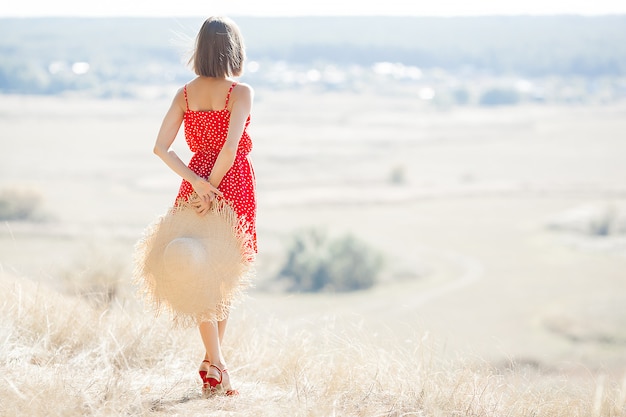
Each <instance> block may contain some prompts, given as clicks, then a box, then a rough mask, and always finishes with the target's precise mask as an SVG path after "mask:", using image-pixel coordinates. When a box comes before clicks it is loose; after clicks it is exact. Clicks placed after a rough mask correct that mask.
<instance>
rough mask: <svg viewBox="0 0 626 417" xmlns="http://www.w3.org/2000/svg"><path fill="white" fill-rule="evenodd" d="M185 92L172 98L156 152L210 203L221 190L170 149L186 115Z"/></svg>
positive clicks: (155, 146) (158, 137) (180, 92)
mask: <svg viewBox="0 0 626 417" xmlns="http://www.w3.org/2000/svg"><path fill="white" fill-rule="evenodd" d="M183 94H184V93H183V90H182V89H180V90H178V92H177V93H176V95H175V96H174V100H172V105H171V106H170V108H169V110H168V111H167V113H166V114H165V117H164V118H163V122H162V123H161V129H159V134H158V135H157V139H156V143H155V145H154V153H155V154H156V155H157V156H158V157H159V158H161V159H162V160H163V162H165V164H166V165H167V166H168V167H170V168H171V169H172V171H174V172H175V173H177V174H178V175H180V176H181V177H182V178H184V179H185V180H187V181H189V182H190V183H191V186H192V187H193V189H194V190H195V191H196V193H198V196H200V198H202V199H203V200H204V201H205V202H207V203H208V202H209V201H212V200H213V198H214V195H215V194H217V195H222V193H221V191H219V190H218V189H217V188H216V187H214V186H212V185H211V183H209V182H208V181H207V180H205V179H204V178H202V177H200V176H199V175H197V174H196V173H195V172H193V171H192V170H191V169H190V168H189V167H188V166H187V165H185V163H184V162H183V161H182V160H181V159H180V158H179V157H178V155H177V154H176V152H174V151H173V150H172V149H170V147H171V146H172V143H174V139H176V135H177V134H178V130H179V129H180V126H181V124H182V122H183V116H184V115H185V97H184V95H183ZM203 211H204V210H203Z"/></svg>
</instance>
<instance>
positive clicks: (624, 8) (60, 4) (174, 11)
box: [0, 0, 626, 18]
mask: <svg viewBox="0 0 626 417" xmlns="http://www.w3.org/2000/svg"><path fill="white" fill-rule="evenodd" d="M623 14H626V2H622V1H614V0H598V1H595V2H587V1H569V2H566V1H561V0H551V1H550V0H548V1H546V0H544V1H541V0H528V1H526V2H524V3H523V4H522V3H519V2H517V1H513V0H483V1H481V2H480V4H475V3H474V4H468V3H467V2H465V1H463V0H452V1H450V2H446V3H445V4H415V3H407V2H405V1H404V0H388V1H387V2H385V4H384V5H382V4H379V3H369V4H362V3H356V2H353V1H344V2H337V1H332V0H320V1H318V2H315V3H314V4H313V3H288V4H287V5H285V4H284V3H283V2H282V1H278V0H269V1H265V2H263V4H259V3H258V2H255V1H252V0H241V1H236V2H220V3H218V2H215V1H213V2H210V1H209V2H207V1H199V0H189V1H187V2H185V3H184V4H171V3H167V4H165V3H157V4H154V3H153V2H149V1H147V0H140V1H135V2H125V1H122V0H111V1H109V2H107V3H106V4H102V3H91V2H83V1H77V0H59V1H57V2H54V3H51V2H48V1H43V0H32V1H23V2H19V3H16V2H14V3H9V4H7V5H5V6H4V7H3V8H2V10H0V18H28V17H39V18H41V17H66V18H72V17H76V18H79V17H199V16H208V15H227V16H233V17H313V16H316V17H358V16H385V17H474V16H546V15H580V16H605V15H623Z"/></svg>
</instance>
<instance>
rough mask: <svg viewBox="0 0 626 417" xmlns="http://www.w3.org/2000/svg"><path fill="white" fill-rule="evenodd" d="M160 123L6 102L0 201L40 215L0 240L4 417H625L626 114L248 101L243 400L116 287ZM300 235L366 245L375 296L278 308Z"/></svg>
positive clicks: (372, 99)
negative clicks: (211, 384) (255, 254)
mask: <svg viewBox="0 0 626 417" xmlns="http://www.w3.org/2000/svg"><path fill="white" fill-rule="evenodd" d="M168 104H169V103H168V102H167V101H161V100H157V101H130V100H129V101H121V100H120V101H117V100H110V101H98V100H90V99H82V98H78V97H66V98H59V97H56V98H55V97H25V96H2V97H0V138H1V139H0V140H1V141H2V151H0V191H2V190H5V191H6V190H10V191H11V192H13V193H14V194H16V195H18V196H21V197H20V198H22V199H24V198H25V199H27V200H28V201H32V204H33V205H35V206H36V207H37V211H36V212H35V213H34V214H33V215H32V218H33V219H34V220H29V221H5V222H3V223H2V224H0V278H1V279H0V285H1V286H2V296H0V310H1V315H0V317H1V319H0V320H1V321H0V323H1V324H0V340H2V345H1V346H2V347H0V366H1V368H0V374H1V375H2V376H1V377H0V380H2V381H3V383H2V384H0V415H31V416H43V415H46V416H53V415H59V416H61V415H62V416H70V415H98V416H104V415H233V416H235V415H237V416H239V415H241V416H248V415H258V416H265V415H267V416H276V415H285V416H335V415H336V416H408V415H412V416H504V415H508V416H568V417H571V416H600V415H602V416H626V308H625V307H624V306H625V305H626V163H624V155H626V137H625V136H624V132H626V104H624V103H617V104H611V105H604V106H595V107H591V106H570V107H560V106H550V105H532V106H531V105H525V106H517V107H503V108H491V109H486V108H474V107H472V108H448V109H437V108H434V107H431V106H428V105H427V104H425V103H423V102H420V101H417V100H416V99H414V98H411V97H409V96H408V95H391V94H389V95H374V94H351V93H325V94H314V93H309V92H305V91H301V92H287V91H283V92H278V93H272V92H270V91H265V90H259V91H258V92H257V97H256V104H255V109H254V114H253V124H252V125H251V134H252V136H253V140H254V142H255V149H254V151H253V154H252V157H253V160H254V164H255V169H256V174H257V180H258V190H259V213H258V228H259V245H260V253H259V262H258V278H257V284H256V289H254V290H253V291H251V292H250V294H249V299H248V300H246V301H245V303H244V304H242V305H241V306H240V307H238V308H237V309H236V310H235V311H234V312H233V315H232V319H231V323H230V328H229V331H228V333H227V339H226V344H227V347H226V348H227V355H228V356H227V359H228V360H229V362H230V371H231V373H232V375H233V379H234V382H235V383H236V385H237V387H238V388H239V390H240V391H241V396H240V397H238V398H234V399H233V398H224V397H217V398H213V399H209V400H202V399H201V398H200V390H199V384H198V382H199V379H198V377H197V374H196V367H197V365H198V364H199V362H200V360H201V356H202V353H203V352H202V347H201V343H200V339H199V337H198V336H197V331H195V330H193V329H191V330H176V329H171V328H170V327H169V324H168V320H167V317H160V318H158V319H154V318H153V317H152V315H151V314H150V312H149V311H148V310H147V309H145V308H144V307H143V306H142V305H141V303H140V302H139V301H138V300H137V299H136V298H135V297H134V288H133V287H132V285H131V283H130V276H131V271H132V251H133V245H134V243H135V242H136V241H137V239H139V237H140V236H141V233H142V230H143V228H144V227H145V226H146V225H147V224H148V223H150V222H151V221H152V220H153V219H154V218H155V217H156V216H157V215H159V214H161V213H163V212H164V211H165V210H166V209H167V207H168V206H169V205H170V204H171V203H172V199H173V198H174V196H175V193H176V190H177V187H178V184H179V179H178V178H177V177H176V176H175V175H174V174H172V173H170V171H169V170H168V169H167V167H166V166H165V165H164V164H163V163H162V162H161V161H160V160H159V159H158V158H157V157H155V156H154V155H153V154H152V152H151V150H152V146H153V142H154V139H155V136H156V133H157V130H158V128H159V124H160V119H161V117H162V116H163V114H164V112H165V111H166V109H167V106H168ZM176 149H177V151H179V152H180V154H181V155H183V156H184V157H185V158H188V157H189V153H188V152H187V151H186V150H185V147H184V140H182V137H181V138H179V140H178V141H177V145H176ZM4 195H6V193H5V194H4ZM305 228H317V229H324V230H327V231H329V232H330V233H331V234H335V235H340V234H343V233H352V234H354V235H356V236H357V237H358V238H360V239H363V240H364V241H366V242H367V243H369V244H370V245H372V246H373V247H375V248H377V249H378V250H380V251H381V252H382V253H383V254H384V256H385V259H386V262H385V269H384V274H383V277H382V279H381V282H380V283H379V284H378V285H377V286H376V287H374V288H373V289H371V290H367V291H362V292H355V293H350V294H287V293H283V292H281V291H280V290H279V285H278V284H277V283H276V281H275V276H276V274H277V271H278V270H279V268H280V264H281V261H282V259H283V256H284V255H285V251H286V248H287V246H288V244H289V242H290V238H291V236H292V235H293V233H294V232H295V231H298V230H301V229H305ZM103 288H105V289H107V291H108V290H110V291H109V292H108V296H109V298H106V299H104V300H103V299H102V298H99V299H96V300H94V297H92V296H90V294H91V293H92V292H93V291H94V289H95V290H97V291H100V290H102V289H103ZM77 293H78V294H82V296H81V295H75V294H77Z"/></svg>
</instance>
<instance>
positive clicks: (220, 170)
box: [209, 84, 254, 187]
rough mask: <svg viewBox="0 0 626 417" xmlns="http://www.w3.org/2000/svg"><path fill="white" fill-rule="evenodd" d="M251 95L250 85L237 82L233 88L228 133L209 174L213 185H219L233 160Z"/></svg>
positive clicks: (247, 114)
mask: <svg viewBox="0 0 626 417" xmlns="http://www.w3.org/2000/svg"><path fill="white" fill-rule="evenodd" d="M253 96H254V91H253V90H252V87H250V86H249V85H247V84H237V86H236V87H235V88H234V89H233V92H232V95H231V101H232V109H231V111H230V122H229V124H228V135H227V136H226V142H225V143H224V146H223V147H222V149H221V150H220V153H219V154H218V156H217V160H216V161H215V165H214V166H213V170H212V171H211V175H209V182H210V183H211V184H212V185H213V186H214V187H219V185H220V183H221V182H222V179H223V178H224V175H226V173H227V172H228V170H229V169H230V167H232V166H233V163H234V162H235V157H236V156H237V148H238V147H239V140H240V139H241V135H243V130H244V129H245V126H246V120H248V116H249V115H250V112H251V110H252V100H253Z"/></svg>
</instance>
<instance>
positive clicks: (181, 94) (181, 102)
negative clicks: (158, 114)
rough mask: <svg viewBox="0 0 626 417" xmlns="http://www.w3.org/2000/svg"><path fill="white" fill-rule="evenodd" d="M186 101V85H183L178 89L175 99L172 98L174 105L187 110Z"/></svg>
mask: <svg viewBox="0 0 626 417" xmlns="http://www.w3.org/2000/svg"><path fill="white" fill-rule="evenodd" d="M185 103H186V101H185V86H182V87H180V88H179V89H178V90H176V94H175V95H174V99H173V100H172V106H178V107H180V108H181V109H183V110H185V109H186V108H187V106H186V104H185Z"/></svg>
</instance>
